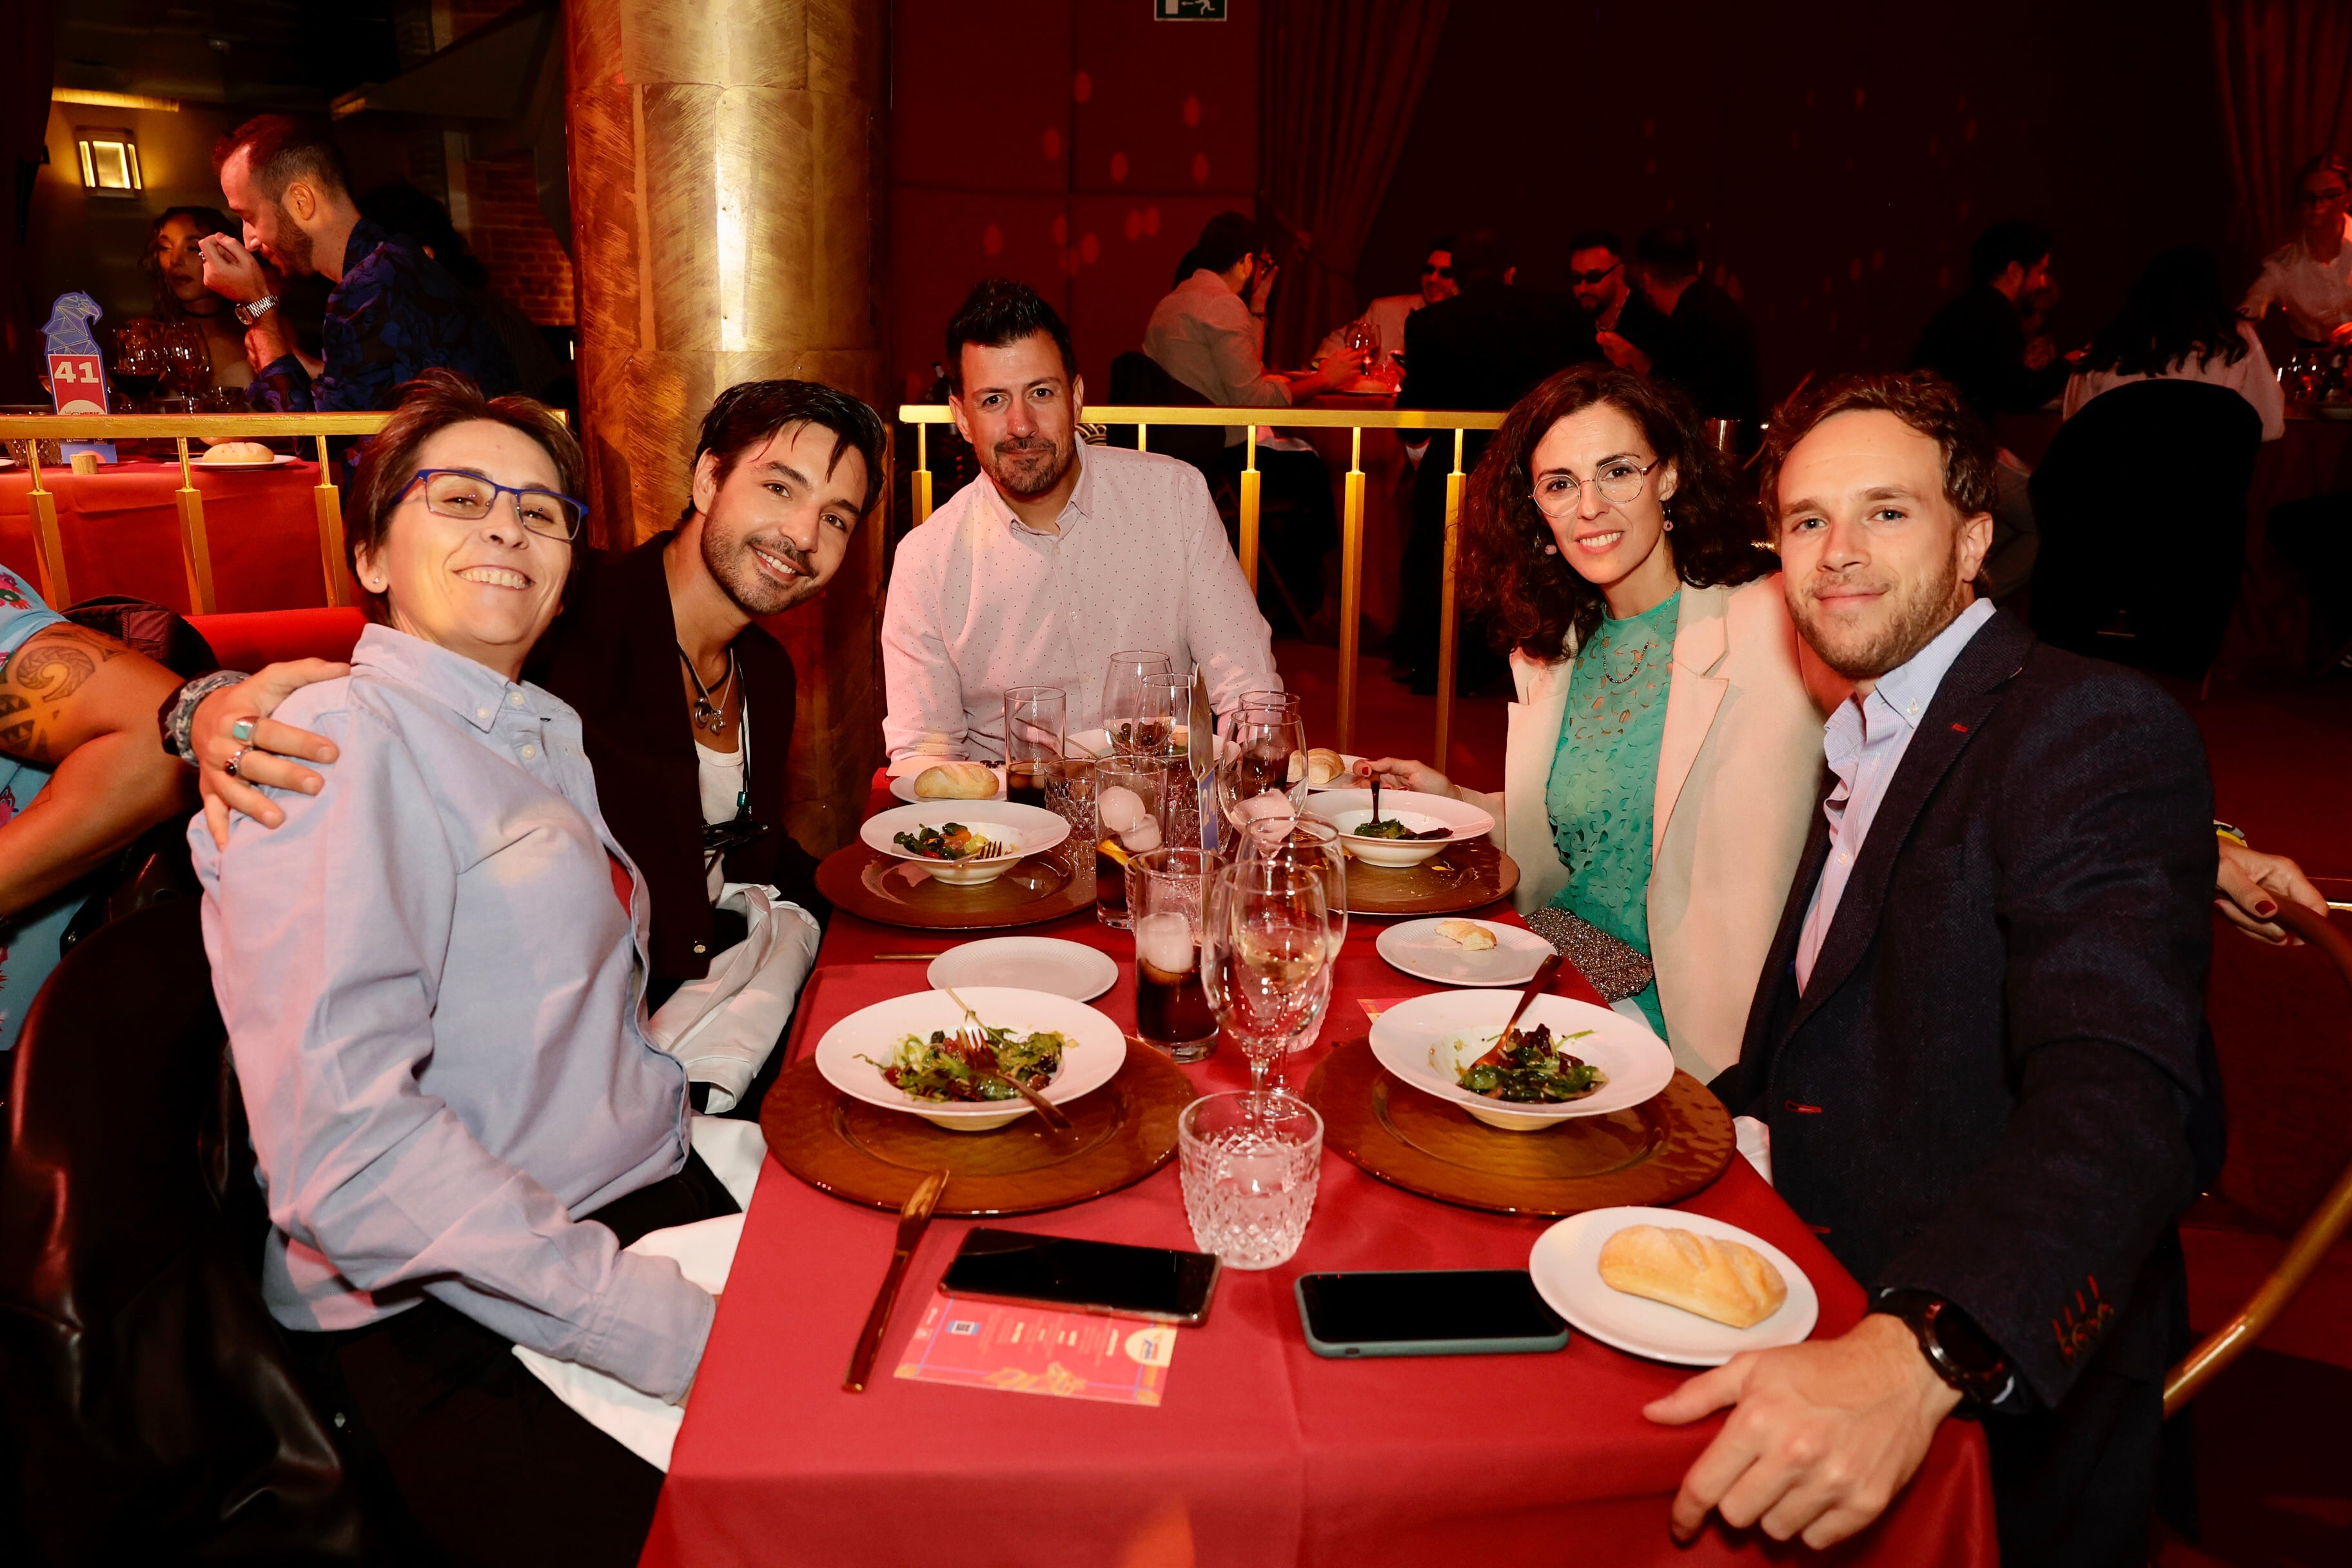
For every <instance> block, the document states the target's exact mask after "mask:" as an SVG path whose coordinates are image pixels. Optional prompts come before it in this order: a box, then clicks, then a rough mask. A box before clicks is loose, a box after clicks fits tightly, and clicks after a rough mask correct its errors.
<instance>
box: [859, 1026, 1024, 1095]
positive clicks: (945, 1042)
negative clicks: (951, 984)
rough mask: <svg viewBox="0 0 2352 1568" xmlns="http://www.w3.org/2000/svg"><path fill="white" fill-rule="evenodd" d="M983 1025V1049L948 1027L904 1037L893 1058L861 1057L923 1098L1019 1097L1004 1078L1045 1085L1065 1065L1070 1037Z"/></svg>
mask: <svg viewBox="0 0 2352 1568" xmlns="http://www.w3.org/2000/svg"><path fill="white" fill-rule="evenodd" d="M981 1030H982V1033H983V1034H985V1035H986V1036H987V1037H988V1044H987V1045H986V1046H983V1047H979V1048H978V1049H977V1050H967V1049H966V1047H964V1045H963V1042H961V1040H959V1039H957V1038H956V1037H954V1036H953V1035H950V1034H949V1033H947V1032H946V1031H945V1030H933V1031H932V1033H931V1037H930V1038H929V1039H925V1038H924V1037H921V1036H920V1035H908V1037H906V1038H905V1039H903V1040H900V1041H899V1042H898V1049H897V1050H895V1051H893V1052H892V1053H891V1055H890V1059H889V1060H888V1061H887V1062H877V1061H875V1060H874V1058H872V1057H868V1056H861V1057H859V1058H857V1059H858V1060H859V1061H862V1062H871V1063H872V1064H873V1065H874V1067H875V1068H877V1069H878V1070H879V1071H880V1072H881V1074H882V1077H883V1079H884V1081H885V1082H887V1083H888V1084H889V1085H890V1087H891V1088H893V1089H904V1090H906V1091H907V1092H908V1094H911V1095H913V1096H914V1097H915V1098H916V1099H917V1100H961V1101H965V1102H977V1101H981V1100H1018V1099H1020V1098H1021V1093H1020V1091H1019V1090H1018V1089H1014V1088H1013V1086H1012V1085H1011V1084H1009V1083H1006V1082H1004V1081H1003V1079H1019V1080H1020V1081H1021V1082H1023V1083H1025V1084H1027V1085H1028V1086H1029V1087H1030V1088H1031V1089H1041V1090H1042V1089H1044V1088H1045V1086H1046V1085H1047V1084H1049V1083H1051V1082H1053V1081H1054V1076H1055V1074H1056V1073H1058V1072H1060V1071H1061V1070H1062V1053H1063V1051H1065V1050H1066V1049H1067V1048H1068V1047H1069V1041H1067V1040H1066V1039H1064V1038H1063V1037H1061V1036H1060V1035H1057V1034H1055V1033H1053V1032H1051V1031H1050V1030H1040V1031H1039V1032H1038V1033H1036V1034H1034V1035H1024V1036H1021V1037H1018V1038H1015V1037H1014V1036H1013V1031H1012V1030H1011V1029H992V1028H989V1027H988V1026H986V1025H982V1026H981ZM997 1074H1002V1075H1003V1078H999V1077H997V1076H995V1075H997Z"/></svg>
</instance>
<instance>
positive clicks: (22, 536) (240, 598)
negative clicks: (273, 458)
mask: <svg viewBox="0 0 2352 1568" xmlns="http://www.w3.org/2000/svg"><path fill="white" fill-rule="evenodd" d="M191 471H192V472H193V474H194V479H195V486H196V489H197V492H198V493H199V494H201V495H202V496H203V497H204V498H205V540H206V542H208V543H209V544H210V546H211V548H212V559H213V592H214V597H215V601H216V603H215V608H216V609H218V610H221V611H240V610H293V609H306V608H310V607H311V606H314V605H324V604H325V603H326V602H327V585H326V580H325V577H324V576H323V574H321V572H320V563H319V514H318V510H317V507H316V503H315V502H314V501H313V500H312V499H311V498H312V491H313V490H314V489H315V488H316V487H317V485H318V483H319V465H318V464H316V463H313V462H302V461H296V462H292V463H286V464H281V465H279V466H278V467H277V468H247V469H221V468H211V469H207V468H204V467H203V466H201V465H197V466H195V467H194V468H193V469H192V470H191ZM41 486H42V488H43V489H47V490H51V491H54V492H55V493H56V495H57V498H58V500H57V506H58V538H59V539H60V540H61V541H62V542H63V544H64V546H65V557H66V581H67V584H68V586H70V587H71V589H72V590H73V597H74V598H75V599H76V600H81V599H91V598H96V597H98V596H99V595H102V594H120V595H128V596H130V597H131V598H136V599H147V600H151V601H152V602H153V603H155V604H159V605H170V606H171V607H172V608H173V609H175V610H177V611H179V612H180V613H181V614H183V615H187V614H190V613H192V611H193V609H194V606H192V605H190V604H189V603H188V580H187V575H186V573H185V572H184V569H183V567H182V565H181V562H180V510H179V501H178V500H177V499H176V498H177V496H178V494H179V489H180V465H179V464H178V463H177V462H155V461H151V460H147V459H143V458H142V459H133V460H130V461H126V462H121V463H113V464H109V465H107V466H105V467H102V468H100V469H99V471H98V472H97V473H95V474H77V473H75V472H74V471H73V470H72V469H70V468H62V467H59V468H51V467H46V466H45V467H44V468H42V469H41ZM32 488H33V486H32V479H31V478H30V477H29V476H28V475H27V474H26V472H25V470H24V469H23V468H20V467H11V468H0V564H5V565H6V566H7V567H8V569H9V570H10V571H12V572H15V573H16V574H17V575H19V576H21V577H23V578H24V580H25V581H26V582H27V583H32V584H38V583H39V582H40V580H41V578H40V574H39V572H38V570H37V551H36V550H35V548H34V543H33V503H32V500H31V497H32ZM59 607H60V608H62V607H63V606H59Z"/></svg>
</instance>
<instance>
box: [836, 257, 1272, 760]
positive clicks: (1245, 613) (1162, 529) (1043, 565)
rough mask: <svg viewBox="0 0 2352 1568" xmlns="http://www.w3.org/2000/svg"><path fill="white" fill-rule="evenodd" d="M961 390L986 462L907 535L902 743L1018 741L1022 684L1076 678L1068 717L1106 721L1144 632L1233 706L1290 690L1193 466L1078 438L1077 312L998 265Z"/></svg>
mask: <svg viewBox="0 0 2352 1568" xmlns="http://www.w3.org/2000/svg"><path fill="white" fill-rule="evenodd" d="M944 363H946V365H947V368H948V384H949V387H950V395H949V399H948V404H949V406H950V408H951V409H953V410H954V413H955V422H956V429H957V430H958V431H959V432H960V433H961V435H962V436H963V437H964V439H966V440H967V441H970V442H971V445H972V449H973V450H974V451H975V452H977V453H978V454H979V457H980V466H981V476H980V478H978V479H974V480H972V482H971V483H970V484H968V485H966V486H965V487H964V488H963V489H961V490H959V491H957V492H956V493H955V495H954V496H952V497H950V499H949V500H948V501H947V502H946V503H945V504H944V505H942V506H941V507H940V509H939V510H938V511H936V512H934V513H932V514H931V516H930V518H929V520H927V521H925V522H924V523H923V524H922V525H921V526H920V527H919V528H917V529H916V530H915V531H913V532H911V533H909V534H908V535H907V537H906V538H905V539H904V540H902V541H901V542H899V545H898V559H897V562H896V563H895V564H894V565H893V566H892V568H891V574H890V591H889V597H888V602H887V605H886V607H885V609H884V611H883V616H882V672H883V680H884V685H885V689H886V691H887V697H888V701H889V711H888V713H887V717H885V718H884V720H883V721H882V735H883V740H884V742H885V743H886V744H887V746H888V748H889V752H890V756H891V758H892V760H893V761H896V760H898V759H899V758H902V757H907V756H910V755H916V754H929V755H937V756H942V757H974V758H985V759H988V760H995V759H998V758H1001V757H1003V755H1004V742H1003V727H1004V691H1005V689H1006V688H1007V687H1013V686H1058V687H1060V688H1061V689H1063V690H1065V691H1066V692H1067V693H1068V694H1069V719H1068V722H1069V726H1070V728H1071V729H1072V730H1073V731H1076V730H1086V729H1092V728H1094V727H1096V726H1097V725H1098V724H1099V723H1100V722H1101V712H1100V709H1101V701H1102V680H1103V670H1104V668H1105V666H1106V665H1107V664H1108V662H1109V659H1110V656H1111V655H1112V654H1113V653H1115V652H1118V651H1119V650H1121V649H1125V648H1151V649H1155V650H1157V651H1159V652H1160V653H1164V654H1166V655H1167V656H1168V657H1169V658H1170V659H1171V660H1172V661H1173V662H1174V664H1175V667H1176V668H1177V669H1179V670H1180V671H1181V670H1186V669H1189V668H1192V665H1194V664H1196V663H1197V664H1199V665H1200V666H1202V668H1203V669H1204V670H1205V671H1206V672H1207V679H1208V687H1209V700H1210V702H1211V704H1212V705H1213V706H1214V707H1215V708H1216V709H1218V710H1220V711H1223V710H1227V709H1230V708H1232V707H1233V706H1234V702H1235V701H1236V700H1237V699H1239V697H1240V696H1241V694H1242V693H1243V692H1244V691H1257V690H1264V689H1276V688H1279V687H1280V686H1281V684H1282V681H1281V678H1280V677H1279V676H1277V675H1276V673H1275V668H1274V647H1273V637H1272V634H1271V633H1270V632H1269V631H1268V629H1267V627H1266V623H1265V616H1261V615H1260V614H1258V609H1257V603H1256V599H1255V596H1254V595H1252V594H1251V593H1250V587H1249V583H1248V580H1247V579H1245V578H1244V576H1243V575H1242V569H1241V564H1240V563H1239V562H1237V561H1235V560H1234V552H1233V547H1232V545H1231V544H1229V543H1228V542H1226V539H1225V531H1224V526H1223V523H1221V522H1220V521H1218V518H1217V512H1216V509H1215V507H1214V506H1213V505H1212V504H1211V502H1210V500H1209V489H1208V486H1207V485H1206V484H1205V483H1203V482H1202V479H1201V476H1200V473H1199V471H1198V470H1197V469H1195V468H1192V467H1191V466H1190V465H1188V464H1185V463H1181V462H1179V461H1177V460H1176V459H1175V458H1165V457H1161V456H1160V455H1158V454H1156V453H1151V452H1136V451H1129V450H1128V449H1127V448H1125V447H1097V446H1089V445H1087V444H1086V443H1084V442H1082V441H1080V440H1079V439H1078V435H1077V426H1078V421H1079V419H1080V417H1081V416H1082V411H1083V409H1084V406H1085V402H1086V384H1085V383H1084V382H1083V381H1081V380H1080V379H1079V376H1078V374H1077V367H1076V355H1075V354H1074V353H1072V351H1071V348H1070V331H1069V328H1068V327H1066V326H1065V325H1064V324H1063V321H1062V318H1061V317H1060V316H1059V315H1058V314H1056V313H1055V310H1054V308H1053V307H1052V306H1050V305H1048V304H1047V303H1045V300H1043V299H1040V298H1039V297H1038V295H1037V293H1036V291H1035V290H1034V289H1029V288H1026V287H1024V285H1022V284H1018V283H1013V282H1008V281H1006V280H1004V279H991V280H989V281H988V282H985V283H982V284H981V285H980V286H979V287H978V288H976V289H973V290H972V291H971V295H970V296H969V297H968V298H967V299H966V300H964V302H963V305H962V307H961V309H960V310H957V312H956V315H955V319H954V320H953V321H950V322H949V324H948V331H947V356H946V359H945V362H944Z"/></svg>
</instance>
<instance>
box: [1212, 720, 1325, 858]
mask: <svg viewBox="0 0 2352 1568" xmlns="http://www.w3.org/2000/svg"><path fill="white" fill-rule="evenodd" d="M1220 738H1221V739H1222V740H1223V742H1225V744H1224V745H1223V747H1222V748H1221V752H1220V755H1219V758H1218V762H1217V807H1218V809H1219V810H1220V811H1221V812H1222V813H1223V815H1224V818H1225V820H1226V821H1227V822H1229V823H1231V824H1233V826H1234V831H1235V833H1236V835H1237V836H1242V837H1246V836H1247V835H1249V834H1253V833H1258V832H1265V833H1268V834H1271V835H1273V836H1275V837H1280V836H1281V835H1282V834H1283V833H1285V832H1286V831H1288V829H1289V827H1290V826H1291V824H1292V823H1294V822H1296V821H1297V818H1298V813H1299V807H1300V806H1302V805H1305V804H1306V800H1307V723H1306V721H1305V720H1304V719H1302V718H1301V717H1300V716H1299V711H1298V699H1297V697H1295V696H1292V695H1291V694H1290V693H1288V692H1248V693H1244V695H1243V698H1242V700H1241V706H1240V707H1238V708H1236V709H1234V711H1233V712H1232V713H1231V714H1229V715H1228V716H1227V723H1226V724H1225V726H1224V727H1223V733H1222V735H1221V737H1220Z"/></svg>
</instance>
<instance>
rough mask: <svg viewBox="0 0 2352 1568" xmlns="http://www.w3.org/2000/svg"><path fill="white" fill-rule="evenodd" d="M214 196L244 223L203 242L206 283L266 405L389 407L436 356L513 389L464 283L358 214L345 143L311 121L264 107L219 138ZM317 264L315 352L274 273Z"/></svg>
mask: <svg viewBox="0 0 2352 1568" xmlns="http://www.w3.org/2000/svg"><path fill="white" fill-rule="evenodd" d="M213 167H214V169H215V172H216V173H217V174H218V175H219V176H220V183H221V195H223V196H224V197H226V199H227V203H228V207H229V210H230V211H231V212H233V213H235V214H236V216H237V217H238V218H239V219H240V220H241V221H242V222H243V224H244V226H245V235H244V239H243V243H239V242H238V241H236V240H234V239H231V238H230V237H228V236H226V235H213V236H210V237H206V238H205V240H204V241H202V246H203V249H204V253H205V288H207V289H212V290H214V291H215V293H218V294H221V295H224V296H226V298H227V299H229V300H233V301H235V302H236V307H237V310H236V313H237V317H238V319H239V320H240V321H244V322H246V323H247V332H246V342H245V353H246V358H247V359H248V360H249V361H251V362H252V364H253V372H254V375H253V385H252V386H251V387H250V388H249V389H248V391H247V395H248V396H249V397H250V398H251V399H252V400H253V405H254V406H255V407H256V408H257V409H261V410H263V411H265V412H268V413H279V414H289V413H306V412H310V411H313V410H318V411H327V410H334V411H342V410H354V409H369V408H389V407H391V406H392V403H393V391H394V388H396V387H398V386H401V385H402V384H405V383H407V382H410V381H414V380H415V378H416V377H417V376H418V375H419V374H423V373H424V372H425V370H427V369H430V368H432V367H434V366H436V365H437V366H440V367H442V368H443V369H446V370H454V371H456V372H457V373H458V374H461V375H465V376H467V377H469V378H471V379H472V380H473V382H474V383H475V384H477V385H478V386H479V387H480V388H481V389H482V392H483V395H485V396H489V397H496V396H498V395H501V394H503V393H509V392H515V391H519V390H520V378H519V377H518V376H517V375H516V374H515V368H514V363H513V362H512V361H511V360H510V359H509V357H508V354H507V351H506V346H505V344H504V343H503V342H500V341H499V335H498V331H497V330H496V329H495V328H494V327H492V326H491V324H490V322H489V321H488V318H486V317H485V316H484V315H483V314H482V312H481V310H480V308H479V307H478V306H477V305H476V304H475V303H474V302H473V300H472V299H471V297H470V296H468V295H467V292H466V289H465V287H464V286H463V285H462V284H460V283H459V282H458V281H457V279H455V278H453V277H451V276H450V275H449V273H448V271H447V269H446V268H443V267H442V266H441V265H440V264H439V263H438V262H436V261H435V260H434V259H433V258H431V257H430V256H427V255H426V254H425V250H424V248H423V247H421V246H419V245H418V244H417V243H416V242H415V240H414V239H411V238H410V237H407V236H406V235H395V234H392V233H390V232H388V231H386V230H385V229H384V228H383V227H382V226H379V225H376V224H373V223H371V222H369V221H368V220H367V219H366V218H363V217H362V216H360V211H359V208H358V207H357V206H356V205H353V203H352V191H351V178H350V174H349V171H348V170H347V169H346V168H345V166H344V163H343V156H342V153H341V150H340V149H339V148H337V147H336V145H335V143H334V142H332V141H331V139H330V138H329V137H328V136H327V134H326V132H324V131H322V130H320V129H319V128H318V127H316V126H314V125H311V124H309V123H307V122H305V121H299V120H296V119H294V118H292V117H290V116H289V115H283V114H264V115H259V116H257V117H256V118H254V119H252V120H248V121H246V122H245V123H244V124H243V125H240V126H238V127H237V128H236V130H235V131H232V132H229V133H228V134H227V135H226V136H224V137H222V138H221V140H220V142H219V144H218V145H216V146H215V147H214V149H213ZM273 272H275V273H276V274H277V275H278V277H281V278H294V277H302V276H307V275H309V274H312V273H316V274H318V275H320V276H321V277H324V278H326V279H329V280H330V281H331V282H332V283H333V284H334V286H335V287H334V291H333V292H332V293H331V294H329V295H328V296H327V318H326V322H325V330H324V333H323V342H322V343H321V345H320V346H321V348H322V350H323V358H321V359H319V360H310V359H307V358H306V357H305V356H303V355H302V354H301V353H299V351H298V350H297V349H296V347H295V344H294V338H293V334H292V332H291V331H289V330H288V329H287V327H286V324H285V322H284V321H283V319H282V318H281V317H280V316H279V314H278V309H277V307H278V298H277V293H276V290H275V289H274V287H273V285H272V278H271V274H272V273H273Z"/></svg>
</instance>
